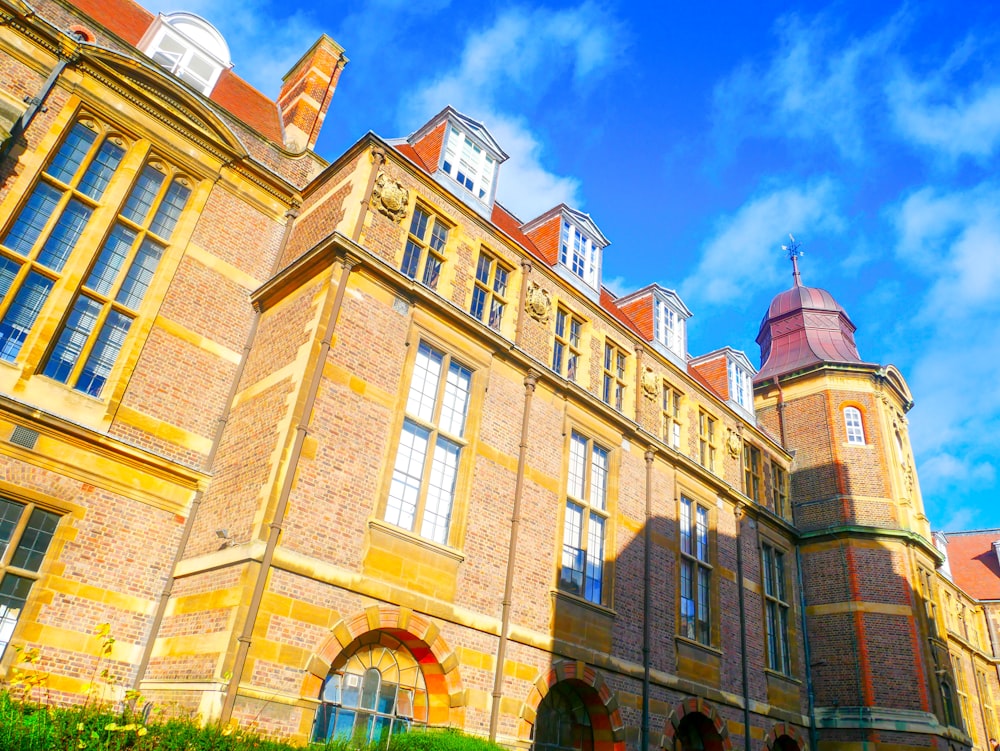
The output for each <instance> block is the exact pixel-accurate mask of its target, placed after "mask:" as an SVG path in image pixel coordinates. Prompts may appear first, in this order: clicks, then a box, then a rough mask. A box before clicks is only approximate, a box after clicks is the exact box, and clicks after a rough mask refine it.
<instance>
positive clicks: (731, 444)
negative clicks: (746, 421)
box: [726, 428, 743, 459]
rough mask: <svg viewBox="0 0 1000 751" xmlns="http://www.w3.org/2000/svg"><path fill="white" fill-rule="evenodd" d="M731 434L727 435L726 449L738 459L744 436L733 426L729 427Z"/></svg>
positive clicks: (728, 430)
mask: <svg viewBox="0 0 1000 751" xmlns="http://www.w3.org/2000/svg"><path fill="white" fill-rule="evenodd" d="M727 432H728V433H729V435H728V436H727V437H726V450H727V451H729V455H730V456H731V457H732V458H733V459H738V458H739V456H740V449H742V448H743V436H742V435H740V434H739V432H737V431H735V430H733V429H732V428H727Z"/></svg>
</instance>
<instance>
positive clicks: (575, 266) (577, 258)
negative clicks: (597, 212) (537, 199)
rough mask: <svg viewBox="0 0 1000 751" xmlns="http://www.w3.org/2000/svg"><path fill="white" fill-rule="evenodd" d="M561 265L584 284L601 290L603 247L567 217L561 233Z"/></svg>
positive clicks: (563, 219)
mask: <svg viewBox="0 0 1000 751" xmlns="http://www.w3.org/2000/svg"><path fill="white" fill-rule="evenodd" d="M559 263H560V264H561V265H562V266H563V267H564V268H566V269H567V270H568V271H569V272H570V273H572V274H573V275H574V276H576V277H578V278H579V279H582V280H583V282H584V284H586V285H588V286H589V287H591V288H593V289H595V290H599V289H600V285H601V281H600V280H601V246H600V245H598V244H597V243H596V242H594V239H593V238H592V237H591V236H590V235H588V234H587V233H586V232H584V231H583V230H582V229H581V228H580V227H579V226H578V225H577V224H575V223H574V222H571V221H570V220H569V219H567V218H566V217H565V216H564V217H563V218H562V228H561V229H560V231H559Z"/></svg>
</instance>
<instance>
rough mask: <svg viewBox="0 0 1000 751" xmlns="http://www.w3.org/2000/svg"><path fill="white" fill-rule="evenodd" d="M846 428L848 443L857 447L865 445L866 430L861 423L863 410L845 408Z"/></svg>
mask: <svg viewBox="0 0 1000 751" xmlns="http://www.w3.org/2000/svg"><path fill="white" fill-rule="evenodd" d="M844 427H845V428H846V430H847V442H848V443H850V444H852V445H855V446H864V445H865V428H864V425H862V423H861V410H860V409H858V408H857V407H844Z"/></svg>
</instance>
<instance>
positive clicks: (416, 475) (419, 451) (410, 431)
mask: <svg viewBox="0 0 1000 751" xmlns="http://www.w3.org/2000/svg"><path fill="white" fill-rule="evenodd" d="M429 436H430V431H428V430H427V429H425V428H422V427H420V426H419V425H417V424H416V423H414V422H411V421H410V420H407V421H406V422H405V423H404V425H403V432H402V434H401V435H400V436H399V448H398V450H397V451H396V466H395V467H394V468H393V471H392V484H391V485H390V487H389V500H388V502H387V504H386V509H385V520H386V521H387V522H389V523H390V524H395V525H396V526H398V527H403V528H404V529H410V530H412V529H413V521H414V517H415V516H416V513H417V499H418V497H419V495H420V481H421V479H422V477H423V474H424V459H425V458H426V456H427V441H428V437H429Z"/></svg>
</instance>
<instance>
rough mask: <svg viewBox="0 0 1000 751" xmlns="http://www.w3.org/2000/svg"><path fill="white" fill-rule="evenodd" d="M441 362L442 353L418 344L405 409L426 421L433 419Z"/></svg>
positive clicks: (442, 361) (442, 360)
mask: <svg viewBox="0 0 1000 751" xmlns="http://www.w3.org/2000/svg"><path fill="white" fill-rule="evenodd" d="M443 363H444V355H443V354H441V353H440V352H437V351H435V350H433V349H431V348H430V347H429V346H427V345H426V344H423V343H421V344H420V348H419V349H418V350H417V360H416V362H415V363H414V366H413V380H411V381H410V394H409V397H408V398H407V400H406V411H407V412H408V413H409V414H411V415H414V416H416V417H419V418H420V419H421V420H424V421H426V422H430V421H431V420H433V419H434V404H435V402H436V401H437V391H438V383H439V382H440V379H441V368H442V365H443Z"/></svg>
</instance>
